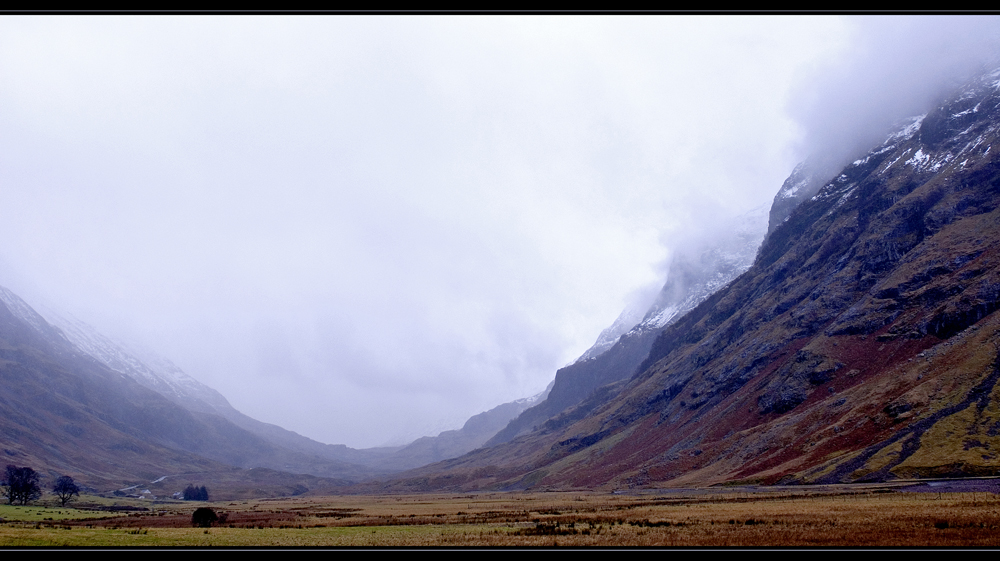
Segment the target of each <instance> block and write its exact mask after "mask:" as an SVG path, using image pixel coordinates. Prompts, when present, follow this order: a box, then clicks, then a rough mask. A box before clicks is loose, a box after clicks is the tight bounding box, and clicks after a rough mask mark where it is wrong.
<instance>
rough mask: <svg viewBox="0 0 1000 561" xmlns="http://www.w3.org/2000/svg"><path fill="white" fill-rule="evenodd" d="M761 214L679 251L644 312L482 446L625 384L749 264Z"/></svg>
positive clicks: (564, 371)
mask: <svg viewBox="0 0 1000 561" xmlns="http://www.w3.org/2000/svg"><path fill="white" fill-rule="evenodd" d="M766 225H767V219H766V215H765V212H764V209H763V208H761V209H757V210H755V211H752V212H749V213H747V214H745V215H743V216H741V217H739V218H738V219H736V220H734V221H733V222H732V223H731V224H727V225H726V228H724V229H723V230H722V231H721V232H719V233H718V234H716V236H714V237H713V238H711V239H708V240H705V241H702V242H700V243H699V244H698V245H696V246H694V247H690V248H686V249H685V250H683V251H679V252H677V253H676V254H675V255H674V256H673V258H672V259H671V262H670V269H669V272H668V275H667V280H666V282H665V283H664V285H663V288H661V289H660V291H659V293H658V294H657V295H656V297H655V298H654V300H653V302H652V303H651V304H649V305H648V307H647V308H646V309H645V313H642V314H636V313H635V312H634V310H632V309H628V308H627V309H626V310H625V311H623V312H622V314H621V315H620V316H619V317H618V319H617V320H616V321H615V323H614V324H612V325H611V327H609V328H608V329H605V330H604V331H603V332H602V333H601V335H600V336H599V337H598V339H597V341H596V342H595V343H594V345H593V346H592V347H591V348H590V349H588V350H587V351H586V352H585V353H584V354H583V356H581V357H580V358H579V359H578V360H577V361H576V362H574V363H573V364H570V365H569V366H566V367H564V368H561V369H559V371H558V372H556V379H555V381H554V382H553V386H552V391H551V392H550V393H549V396H548V398H547V399H546V400H544V401H542V402H541V403H539V404H538V405H536V406H534V407H532V408H530V409H527V410H525V411H524V412H523V413H521V414H520V415H519V416H518V417H516V418H515V419H513V420H512V421H511V422H510V423H509V424H508V425H507V426H506V427H504V428H503V430H501V431H499V432H497V433H496V435H495V436H493V437H492V438H490V439H489V441H487V442H486V445H487V446H495V445H497V444H501V443H503V442H508V441H510V440H511V439H513V438H515V437H517V436H519V435H521V434H526V433H528V432H530V431H531V430H533V429H534V428H535V427H537V426H539V425H541V424H542V423H544V422H545V421H547V420H548V419H550V418H552V417H554V416H556V415H558V414H559V413H561V412H562V411H564V410H566V409H567V408H569V407H572V406H574V405H576V404H578V403H580V402H581V401H583V400H584V399H586V398H587V397H588V396H589V395H590V394H591V393H593V392H594V391H595V390H596V389H597V388H599V387H601V386H603V385H605V384H610V383H613V382H617V381H619V380H623V379H626V378H628V377H629V376H631V375H632V374H635V373H636V368H638V366H639V365H640V364H641V363H642V361H643V360H644V359H645V358H646V356H647V355H648V354H649V350H650V348H651V347H652V345H653V341H654V340H655V339H656V336H657V335H658V334H659V332H660V331H662V330H663V328H665V327H666V326H668V325H670V324H671V323H673V322H674V321H676V320H677V319H678V318H680V317H682V316H683V315H684V314H685V313H687V312H688V311H690V310H692V309H694V307H695V306H697V305H698V304H700V303H701V302H703V301H704V300H705V299H706V298H708V297H709V296H711V295H712V294H713V293H715V292H716V291H717V290H719V289H720V288H722V287H723V286H726V285H727V284H728V283H730V282H732V281H733V279H735V278H736V277H738V276H739V275H740V274H741V273H743V272H744V271H746V270H747V269H748V268H749V267H750V265H751V264H753V260H754V257H755V256H756V254H757V248H758V247H759V246H760V243H761V241H762V240H763V238H764V234H765V227H766Z"/></svg>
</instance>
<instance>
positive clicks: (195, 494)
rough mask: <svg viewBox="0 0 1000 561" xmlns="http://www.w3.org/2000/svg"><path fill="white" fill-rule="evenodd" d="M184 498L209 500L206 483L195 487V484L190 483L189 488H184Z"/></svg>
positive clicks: (188, 499) (187, 499)
mask: <svg viewBox="0 0 1000 561" xmlns="http://www.w3.org/2000/svg"><path fill="white" fill-rule="evenodd" d="M184 500H185V501H207V500H208V489H206V488H205V486H204V485H202V486H201V487H195V486H194V485H188V486H187V489H184Z"/></svg>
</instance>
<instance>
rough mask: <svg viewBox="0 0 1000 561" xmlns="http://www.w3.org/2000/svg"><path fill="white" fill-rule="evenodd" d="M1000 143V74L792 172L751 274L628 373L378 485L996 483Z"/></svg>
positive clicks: (662, 337) (672, 328)
mask: <svg viewBox="0 0 1000 561" xmlns="http://www.w3.org/2000/svg"><path fill="white" fill-rule="evenodd" d="M995 143H996V144H998V148H1000V70H997V71H993V72H989V73H986V74H983V75H981V76H978V77H977V78H975V79H974V80H972V81H970V82H969V83H967V84H965V85H964V86H962V87H961V88H958V89H956V90H955V91H954V92H953V93H952V94H950V95H948V96H945V97H943V98H942V101H941V102H940V103H939V104H938V105H936V106H935V107H933V108H930V110H929V111H928V112H927V113H926V114H923V115H919V116H915V117H913V118H912V119H909V120H907V121H906V122H903V123H900V125H899V127H898V128H897V129H896V130H894V131H893V132H891V133H890V134H888V135H887V137H886V139H885V141H884V142H882V143H881V144H880V145H878V146H875V147H872V148H871V149H870V151H868V152H867V153H866V154H862V155H861V156H860V157H859V158H857V159H856V160H855V161H853V162H851V163H849V164H847V165H846V166H845V167H844V168H843V169H841V170H840V171H839V172H837V173H835V174H833V175H832V176H828V177H826V178H825V179H823V180H822V181H816V180H815V177H810V174H809V173H808V169H809V166H808V165H806V166H804V167H800V168H797V170H796V172H793V175H792V177H790V178H789V180H788V181H786V182H785V184H784V185H783V186H782V190H781V191H779V194H778V196H776V198H775V204H774V205H773V207H772V212H771V224H770V225H769V233H768V234H767V237H766V239H765V240H764V242H763V244H762V245H761V247H760V250H759V251H758V253H757V254H756V257H755V260H754V262H753V265H752V266H751V267H750V268H749V269H748V270H747V271H746V272H745V273H743V274H742V275H740V276H739V277H738V278H736V279H735V280H734V281H732V282H731V283H729V284H728V285H726V286H725V287H723V288H722V289H720V290H719V291H717V292H715V293H714V294H712V295H711V296H709V297H708V298H707V299H705V300H704V301H703V302H701V303H700V304H699V305H698V306H696V307H695V308H694V309H692V310H691V311H689V312H688V313H686V314H685V315H684V316H683V317H680V318H678V319H676V320H675V321H674V322H673V323H671V324H670V325H667V326H666V327H665V328H664V329H662V330H659V331H658V333H657V335H656V337H655V339H654V341H653V343H652V345H651V346H650V349H649V351H648V353H647V354H646V356H645V357H644V359H643V360H642V361H641V364H640V365H639V367H638V368H637V369H636V370H635V371H634V372H620V373H619V374H620V377H619V381H617V382H612V383H611V384H608V385H604V386H601V387H599V388H597V389H596V390H595V391H593V392H591V393H588V395H587V396H586V397H585V399H584V400H583V401H581V402H580V403H579V404H577V405H576V406H574V407H570V408H568V409H566V410H565V411H563V412H562V413H560V414H558V415H557V416H555V417H553V418H550V419H548V420H546V421H544V422H543V423H541V424H539V425H538V426H537V427H536V428H534V430H530V431H529V432H527V433H524V434H521V435H520V436H517V437H516V438H513V439H512V440H509V441H507V442H503V443H499V444H497V445H495V446H492V447H490V448H484V449H480V450H477V451H475V452H472V453H470V454H467V455H465V456H463V457H461V458H457V459H453V460H449V461H445V462H441V463H438V464H434V465H432V466H426V467H424V468H421V469H419V470H414V471H411V472H408V473H407V474H405V476H404V477H400V478H397V479H395V480H393V481H390V482H388V483H385V484H384V485H383V486H382V489H393V490H415V489H526V488H536V489H537V488H577V487H588V488H594V487H603V488H622V487H656V486H684V485H707V484H715V483H723V482H756V483H796V482H799V483H832V482H850V481H869V480H887V479H893V478H904V477H915V476H921V477H934V476H960V475H995V474H997V473H998V472H1000V387H997V382H998V380H1000V337H998V335H1000V316H998V314H996V313H995V312H996V310H997V308H998V307H1000V208H998V206H1000V156H998V154H997V150H993V149H992V148H993V144H995ZM810 192H812V194H811V195H810V194H809V193H810ZM800 193H801V194H800ZM789 194H791V195H792V196H786V195H789ZM789 200H791V201H792V202H788V201H789ZM796 200H797V201H798V202H797V204H795V201H796ZM608 352H610V351H608ZM605 354H607V353H605ZM602 356H603V355H602ZM598 358H600V357H598ZM588 362H593V361H587V362H584V363H582V364H587V363H588ZM557 389H559V383H558V380H557V384H556V386H555V387H553V390H552V394H550V396H549V400H551V399H552V396H553V395H555V394H556V392H557Z"/></svg>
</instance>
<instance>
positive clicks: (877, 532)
mask: <svg viewBox="0 0 1000 561" xmlns="http://www.w3.org/2000/svg"><path fill="white" fill-rule="evenodd" d="M858 489H860V490H861V491H862V492H860V493H859V492H857V490H858ZM823 493H826V494H820V492H818V491H815V490H803V489H797V488H789V489H787V490H785V489H782V490H781V491H768V492H757V493H749V492H746V491H742V490H739V489H726V490H713V491H711V492H708V491H688V492H664V493H658V494H656V493H654V494H640V495H608V494H595V493H583V492H581V493H531V494H528V493H492V494H475V495H406V496H392V495H387V496H336V497H311V498H301V497H300V498H290V499H268V500H255V501H242V502H232V503H222V502H217V503H210V506H212V508H214V509H215V510H216V511H218V512H226V513H227V514H228V519H227V523H226V527H214V528H211V529H209V530H207V531H206V530H205V529H201V528H192V527H190V524H189V521H190V513H191V511H192V510H193V508H194V506H201V505H203V504H204V503H201V504H199V505H192V504H191V503H183V504H174V505H164V506H163V507H161V508H160V509H159V510H160V512H159V513H157V514H155V515H150V514H131V515H128V516H124V517H120V518H116V519H107V520H102V521H89V522H88V521H85V520H81V521H74V520H65V521H62V520H55V521H49V522H38V521H31V520H26V521H24V522H10V521H8V522H6V523H4V524H0V545H3V546H64V545H65V546H129V547H132V546H223V547H225V546H287V547H301V546H326V547H372V546H374V547H389V546H553V545H558V546H830V545H834V546H931V545H933V546H952V547H961V546H994V547H995V546H997V545H1000V498H998V497H997V496H994V495H991V494H987V493H975V494H973V493H961V494H959V493H951V494H942V495H938V494H925V493H921V494H918V493H893V492H876V489H874V488H868V489H867V490H866V489H865V488H855V489H853V490H849V491H841V492H840V494H836V493H833V492H831V491H829V490H826V491H823ZM171 509H172V510H171ZM52 510H53V511H54V510H58V509H52ZM63 510H66V509H63Z"/></svg>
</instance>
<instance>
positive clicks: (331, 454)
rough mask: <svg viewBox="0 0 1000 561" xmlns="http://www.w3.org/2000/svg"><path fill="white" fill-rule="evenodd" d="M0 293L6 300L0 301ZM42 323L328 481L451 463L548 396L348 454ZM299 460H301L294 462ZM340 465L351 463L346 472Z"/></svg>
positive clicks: (112, 347)
mask: <svg viewBox="0 0 1000 561" xmlns="http://www.w3.org/2000/svg"><path fill="white" fill-rule="evenodd" d="M4 294H6V296H4ZM0 299H3V301H4V302H5V303H6V304H7V305H8V307H12V308H13V309H17V310H20V315H21V317H22V319H25V321H26V322H28V323H29V324H30V325H33V326H36V329H37V328H38V327H37V326H39V325H42V324H43V323H44V322H45V319H42V318H41V317H35V316H36V315H37V314H35V312H34V310H32V309H31V308H30V306H28V305H27V304H25V303H24V302H23V301H22V300H21V299H20V298H18V297H16V296H15V295H13V293H10V291H4V292H2V293H0ZM42 313H43V314H44V316H45V318H46V319H47V321H48V322H49V323H50V324H51V325H52V326H55V327H57V328H58V329H59V330H60V331H61V332H62V335H63V337H64V338H65V339H66V340H67V341H68V342H69V343H71V344H72V345H74V346H75V347H76V349H78V350H79V351H81V352H82V353H84V354H86V355H89V356H90V357H92V358H94V359H96V360H97V361H98V362H100V363H102V364H104V365H105V366H106V367H108V368H109V369H111V370H113V371H115V372H118V373H119V374H123V375H125V376H128V377H129V378H131V379H132V380H134V381H135V382H137V383H138V384H140V385H142V386H144V387H146V388H148V389H150V390H153V391H155V392H156V393H158V394H160V395H162V396H163V397H165V398H167V399H169V400H170V401H172V402H173V403H175V404H177V405H179V406H181V407H183V408H184V409H187V410H188V411H190V412H191V413H193V414H197V415H204V414H208V415H216V416H220V417H223V418H224V419H226V420H228V421H229V422H231V423H232V424H234V425H236V426H238V427H239V428H241V429H244V430H246V431H248V432H250V433H252V434H253V435H255V436H256V437H259V438H261V439H263V440H265V441H267V442H268V443H269V444H270V445H271V446H273V447H278V448H281V449H285V450H288V451H291V452H295V453H297V454H302V455H305V456H306V457H313V456H315V457H319V458H323V459H325V460H331V461H333V462H335V465H338V466H339V469H337V470H335V471H333V472H331V471H330V467H329V466H328V465H326V464H324V463H323V462H318V463H317V462H316V461H315V460H311V461H308V462H302V461H299V462H298V463H290V460H289V459H288V458H284V459H283V463H282V464H281V465H280V468H281V469H288V470H293V471H300V472H303V473H309V474H312V475H318V476H330V475H335V476H337V477H342V478H346V479H350V480H359V479H363V478H367V477H375V476H380V475H387V474H389V473H393V472H397V471H403V470H406V469H411V468H415V467H418V466H422V465H424V464H428V463H432V462H437V461H441V460H444V459H448V458H454V457H456V456H460V455H462V454H465V453H466V452H469V451H471V450H474V449H476V448H478V447H479V446H481V445H482V444H483V443H484V442H486V440H487V439H488V438H490V437H491V436H493V435H494V434H496V433H497V431H499V430H500V429H502V428H503V427H504V425H506V424H507V422H508V421H510V420H511V419H512V418H514V417H516V416H517V415H518V414H519V413H521V412H522V411H523V410H524V409H526V408H528V407H530V406H531V405H533V404H534V403H535V402H537V401H539V400H541V399H544V398H545V395H547V393H548V390H546V391H545V392H542V393H541V394H539V395H538V396H534V397H531V398H525V399H520V400H516V401H512V402H509V403H504V404H501V405H498V406H497V407H494V408H493V409H491V410H489V411H486V412H483V413H480V414H478V415H475V416H473V417H472V418H470V419H469V420H468V421H467V422H466V423H465V425H464V426H463V427H462V428H460V429H458V430H450V431H444V432H442V433H441V434H439V435H437V436H433V437H423V438H420V439H417V440H416V441H414V442H412V443H410V444H408V445H405V446H397V447H386V448H368V449H360V450H359V449H353V448H348V447H347V446H344V445H338V444H324V443H321V442H317V441H315V440H312V439H310V438H307V437H305V436H302V435H300V434H298V433H296V432H293V431H289V430H287V429H284V428H282V427H279V426H277V425H273V424H270V423H263V422H261V421H258V420H256V419H254V418H252V417H249V416H247V415H245V414H243V413H241V412H240V411H238V410H236V409H235V408H234V407H233V406H232V405H230V403H229V402H228V401H227V400H226V398H225V397H223V396H222V394H220V393H219V392H217V391H216V390H214V389H212V388H210V387H208V386H206V385H205V384H202V383H201V382H198V381H197V380H195V379H194V378H192V377H191V376H189V375H187V374H186V373H185V372H184V371H183V370H182V369H180V368H179V367H178V366H176V365H175V364H173V363H172V362H170V361H169V360H168V359H166V358H163V357H161V356H159V355H157V354H155V353H153V352H151V351H148V350H137V349H135V348H131V347H127V346H126V345H124V344H123V343H120V342H117V341H114V340H112V339H110V338H109V337H106V336H105V335H103V334H101V333H100V332H98V331H97V330H96V329H94V328H93V327H91V326H90V325H88V324H86V323H85V322H82V321H80V320H78V319H76V318H72V317H71V316H69V315H68V314H65V313H60V312H58V311H55V310H53V309H51V308H48V307H45V308H42ZM251 457H253V458H254V459H252V460H245V461H243V462H242V463H241V464H237V465H242V466H243V467H257V466H258V464H259V465H263V466H266V467H272V468H276V467H277V464H276V463H275V462H272V461H267V460H263V459H261V458H258V457H255V456H251ZM300 460H301V458H300ZM348 464H354V466H353V467H349V466H348Z"/></svg>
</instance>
